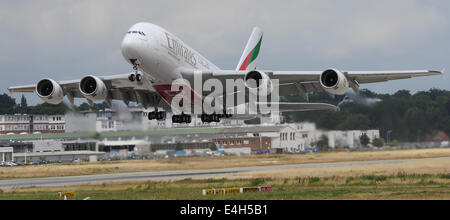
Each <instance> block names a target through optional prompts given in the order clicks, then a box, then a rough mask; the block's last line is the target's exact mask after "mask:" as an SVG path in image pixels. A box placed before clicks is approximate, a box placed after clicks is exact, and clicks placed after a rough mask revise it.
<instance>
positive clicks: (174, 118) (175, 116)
mask: <svg viewBox="0 0 450 220" xmlns="http://www.w3.org/2000/svg"><path fill="white" fill-rule="evenodd" d="M172 123H179V116H178V115H174V116H172Z"/></svg>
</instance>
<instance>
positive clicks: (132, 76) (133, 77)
mask: <svg viewBox="0 0 450 220" xmlns="http://www.w3.org/2000/svg"><path fill="white" fill-rule="evenodd" d="M133 69H134V71H135V72H134V73H132V74H130V76H128V79H129V80H130V81H131V82H134V81H138V82H140V81H142V74H140V73H139V63H138V62H137V61H134V62H133Z"/></svg>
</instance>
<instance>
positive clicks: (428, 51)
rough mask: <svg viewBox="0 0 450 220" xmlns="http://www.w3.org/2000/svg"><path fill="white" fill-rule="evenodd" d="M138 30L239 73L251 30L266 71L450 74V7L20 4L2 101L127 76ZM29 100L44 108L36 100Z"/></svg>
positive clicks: (402, 2) (11, 11) (9, 10)
mask: <svg viewBox="0 0 450 220" xmlns="http://www.w3.org/2000/svg"><path fill="white" fill-rule="evenodd" d="M140 21H146V22H151V23H154V24H157V25H160V26H162V27H164V28H166V29H167V30H169V31H170V32H172V33H173V34H175V35H177V36H178V37H179V38H181V39H183V41H184V42H185V43H187V44H189V45H190V46H191V47H193V48H195V49H196V50H197V51H198V52H200V53H202V54H203V55H204V56H205V57H207V58H208V59H210V60H211V61H212V62H214V63H215V64H216V65H217V66H219V67H221V68H223V69H235V67H236V64H237V62H238V61H239V58H240V55H241V53H242V50H243V49H244V46H245V44H246V42H247V39H248V37H249V35H250V32H251V30H252V28H253V27H254V26H255V25H257V26H260V27H261V28H262V29H263V30H264V32H265V35H264V40H263V45H262V47H261V53H260V56H261V57H260V60H259V66H258V67H259V68H260V69H269V70H325V69H326V68H330V67H333V68H337V69H341V70H401V69H437V70H441V69H443V68H447V67H449V66H450V65H449V64H450V60H449V57H450V43H449V39H450V2H449V1H442V0H435V1H434V0H374V1H360V0H340V1H335V0H295V1H286V0H284V1H263V0H255V1H233V0H228V1H223V0H222V1H212V0H208V1H193V0H189V1H186V0H180V1H170V0H164V1H152V0H142V1H140V0H127V1H119V0H96V1H92V0H29V1H27V0H17V1H1V2H0V33H1V34H0V76H1V79H0V93H4V92H7V90H6V88H7V87H9V86H13V85H24V84H25V85H26V84H33V83H36V82H37V81H38V80H39V79H41V78H44V77H51V78H53V79H55V80H67V79H77V78H81V77H83V76H84V75H87V74H95V75H109V74H118V73H125V72H129V71H131V67H130V66H129V65H128V64H127V63H126V62H125V60H124V59H123V57H122V55H121V52H120V43H121V40H122V38H123V36H124V34H125V32H126V31H127V30H128V28H129V27H130V26H131V25H133V24H134V23H137V22H140ZM447 69H448V68H447ZM363 88H369V89H372V90H374V91H376V92H382V93H392V92H395V91H397V90H399V89H408V90H412V91H413V92H416V91H422V90H428V89H430V88H440V89H449V90H450V79H449V77H446V78H443V77H440V76H437V77H428V78H427V77H425V78H417V79H410V80H401V81H396V82H389V83H380V84H373V85H363ZM15 97H16V98H18V97H20V95H17V94H16V95H15ZM27 98H28V100H29V103H36V102H40V100H39V99H38V98H36V96H34V95H27Z"/></svg>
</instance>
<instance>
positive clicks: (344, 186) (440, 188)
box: [0, 174, 450, 200]
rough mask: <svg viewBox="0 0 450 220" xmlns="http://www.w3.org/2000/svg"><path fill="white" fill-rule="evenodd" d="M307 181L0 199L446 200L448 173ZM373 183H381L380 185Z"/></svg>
mask: <svg viewBox="0 0 450 220" xmlns="http://www.w3.org/2000/svg"><path fill="white" fill-rule="evenodd" d="M402 175H404V174H401V175H391V176H382V175H380V176H377V175H365V176H353V177H327V178H321V177H305V178H300V177H297V178H292V179H289V178H285V179H271V178H265V179H261V178H254V179H238V180H229V179H225V178H222V179H205V180H195V179H190V178H186V179H183V180H179V181H162V182H161V181H160V182H154V181H140V182H123V183H103V184H96V185H83V186H72V187H53V188H46V187H44V188H22V189H12V190H3V191H0V200H37V199H46V200H47V199H48V200H54V199H58V198H57V193H58V192H60V191H63V192H72V191H73V192H76V194H77V196H76V197H75V198H73V199H83V198H86V197H90V198H91V199H95V200H115V199H129V200H135V199H136V200H140V199H156V200H158V199H176V200H178V199H193V200H198V199H207V200H216V199H219V200H223V199H226V200H234V199H250V200H274V199H275V200H278V199H287V200H290V199H447V200H448V199H450V180H449V179H448V174H437V175H426V176H424V175H420V174H417V175H413V174H410V175H408V178H403V176H402ZM375 181H381V184H380V185H379V186H376V185H375ZM256 185H259V186H272V187H273V191H272V192H264V193H260V192H258V193H246V194H232V195H214V196H203V195H202V189H210V188H215V189H218V188H231V187H251V186H256Z"/></svg>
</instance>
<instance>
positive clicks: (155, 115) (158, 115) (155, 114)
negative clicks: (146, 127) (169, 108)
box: [148, 110, 166, 121]
mask: <svg viewBox="0 0 450 220" xmlns="http://www.w3.org/2000/svg"><path fill="white" fill-rule="evenodd" d="M154 119H156V120H158V121H160V120H165V119H166V112H160V111H158V110H155V111H152V112H149V113H148V120H154Z"/></svg>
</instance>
